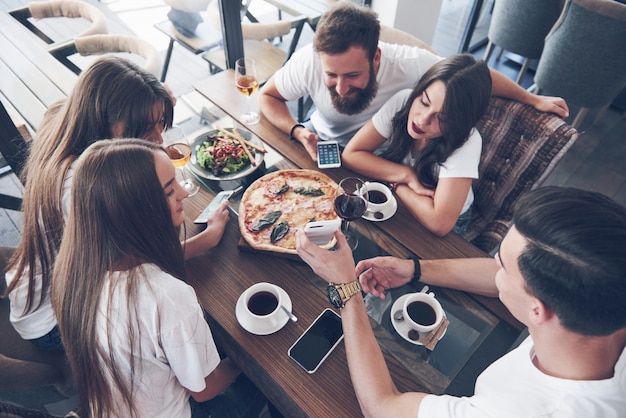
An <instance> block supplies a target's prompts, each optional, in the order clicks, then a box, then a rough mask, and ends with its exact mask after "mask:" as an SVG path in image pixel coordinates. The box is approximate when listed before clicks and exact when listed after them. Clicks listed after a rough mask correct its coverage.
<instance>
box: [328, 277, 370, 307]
mask: <svg viewBox="0 0 626 418" xmlns="http://www.w3.org/2000/svg"><path fill="white" fill-rule="evenodd" d="M362 289H363V288H362V287H361V283H359V281H358V280H355V281H353V282H350V283H345V284H333V283H328V287H327V288H326V294H327V295H328V301H329V302H330V304H331V306H332V307H333V308H337V309H341V308H343V307H344V306H345V305H346V302H347V301H348V300H349V299H350V298H351V297H352V296H354V295H356V294H357V293H359V292H360V291H361V290H362Z"/></svg>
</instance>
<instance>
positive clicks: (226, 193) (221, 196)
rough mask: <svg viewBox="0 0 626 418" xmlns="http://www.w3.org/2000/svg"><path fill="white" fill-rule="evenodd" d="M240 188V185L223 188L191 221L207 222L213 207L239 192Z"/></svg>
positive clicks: (197, 222)
mask: <svg viewBox="0 0 626 418" xmlns="http://www.w3.org/2000/svg"><path fill="white" fill-rule="evenodd" d="M241 189H242V187H241V186H239V187H237V188H236V189H235V190H223V191H221V192H219V193H218V194H216V195H215V197H214V198H213V200H211V203H209V204H208V206H207V207H206V208H204V210H203V211H202V212H201V213H200V215H198V217H197V218H196V219H195V220H194V221H193V223H196V224H205V223H207V222H208V220H209V217H210V216H211V212H213V211H214V210H215V208H216V207H217V206H218V205H219V204H220V203H222V202H223V201H224V200H226V199H230V198H231V197H232V196H233V195H234V194H235V193H237V192H239V191H240V190H241Z"/></svg>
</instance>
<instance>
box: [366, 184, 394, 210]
mask: <svg viewBox="0 0 626 418" xmlns="http://www.w3.org/2000/svg"><path fill="white" fill-rule="evenodd" d="M365 186H366V187H367V195H368V196H367V211H368V212H370V213H372V214H374V215H375V214H376V213H381V214H383V216H384V214H385V209H386V208H388V207H389V205H390V204H391V200H392V199H393V193H392V192H391V189H390V188H389V187H387V186H386V185H384V184H383V183H378V182H370V181H368V182H366V183H365Z"/></svg>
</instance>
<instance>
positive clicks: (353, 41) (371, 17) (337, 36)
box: [313, 2, 380, 61]
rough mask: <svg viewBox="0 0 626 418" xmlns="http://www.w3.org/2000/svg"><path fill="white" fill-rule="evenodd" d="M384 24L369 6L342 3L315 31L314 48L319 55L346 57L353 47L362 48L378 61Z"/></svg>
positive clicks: (332, 10)
mask: <svg viewBox="0 0 626 418" xmlns="http://www.w3.org/2000/svg"><path fill="white" fill-rule="evenodd" d="M379 36H380V22H379V21H378V15H377V14H376V13H375V12H373V11H372V10H371V9H369V8H367V7H360V6H357V5H355V4H352V3H349V2H339V3H337V5H335V6H333V7H332V8H331V9H329V10H328V11H327V12H326V13H324V15H322V17H321V19H320V21H319V22H318V24H317V28H316V30H315V37H314V39H313V48H314V49H315V51H317V52H318V53H325V54H329V55H337V54H343V53H344V52H346V51H347V50H348V49H350V47H353V46H357V47H361V48H363V49H364V50H365V52H366V53H367V56H368V58H369V59H370V61H371V60H373V59H374V56H375V55H376V50H377V49H378V38H379Z"/></svg>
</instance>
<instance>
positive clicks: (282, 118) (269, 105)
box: [259, 94, 298, 134]
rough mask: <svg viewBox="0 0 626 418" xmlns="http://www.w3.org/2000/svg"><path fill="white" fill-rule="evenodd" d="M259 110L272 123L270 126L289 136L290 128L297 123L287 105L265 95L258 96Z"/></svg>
mask: <svg viewBox="0 0 626 418" xmlns="http://www.w3.org/2000/svg"><path fill="white" fill-rule="evenodd" d="M259 110H260V111H261V113H263V115H264V116H265V117H266V118H267V119H268V120H269V121H270V122H272V125H274V126H276V127H277V128H278V129H280V130H281V131H283V132H285V133H286V134H289V132H290V131H291V128H292V127H293V126H294V125H295V124H296V123H298V122H297V121H296V119H295V118H294V117H293V115H292V114H291V111H290V110H289V108H288V107H287V104H286V103H285V102H284V101H282V100H280V99H278V98H276V97H273V96H270V95H267V94H262V95H260V96H259Z"/></svg>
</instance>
